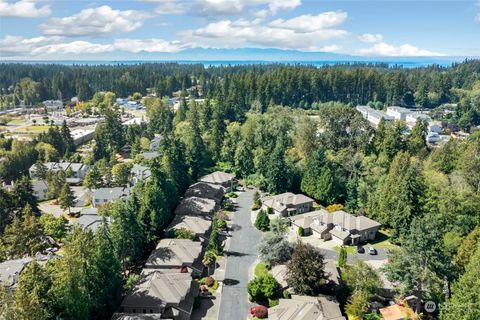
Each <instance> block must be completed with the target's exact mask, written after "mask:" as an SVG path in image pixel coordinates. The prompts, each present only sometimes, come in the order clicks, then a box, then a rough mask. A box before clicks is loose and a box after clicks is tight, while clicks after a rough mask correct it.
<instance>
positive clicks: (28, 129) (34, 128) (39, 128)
mask: <svg viewBox="0 0 480 320" xmlns="http://www.w3.org/2000/svg"><path fill="white" fill-rule="evenodd" d="M48 128H50V126H43V125H40V126H27V127H24V128H21V129H19V131H26V132H38V133H40V132H44V131H47V130H48Z"/></svg>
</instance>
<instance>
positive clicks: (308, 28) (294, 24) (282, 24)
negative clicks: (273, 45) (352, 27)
mask: <svg viewBox="0 0 480 320" xmlns="http://www.w3.org/2000/svg"><path fill="white" fill-rule="evenodd" d="M347 16H348V15H347V13H346V12H341V11H339V12H323V13H320V14H319V15H316V16H312V15H310V14H306V15H301V16H298V17H295V18H292V19H289V20H283V19H277V20H274V21H272V22H270V24H269V26H270V27H274V28H282V29H290V30H294V31H297V32H312V31H317V30H322V29H328V28H332V27H336V26H338V25H340V24H342V23H343V22H345V20H346V19H347Z"/></svg>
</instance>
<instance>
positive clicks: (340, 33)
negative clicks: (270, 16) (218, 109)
mask: <svg viewBox="0 0 480 320" xmlns="http://www.w3.org/2000/svg"><path fill="white" fill-rule="evenodd" d="M301 17H306V19H314V20H315V17H311V16H301ZM301 17H297V18H293V19H291V20H287V21H283V20H281V21H279V20H277V21H276V22H275V23H274V24H273V26H272V25H271V24H263V23H262V20H261V19H255V20H251V21H250V20H244V19H239V20H235V21H231V20H228V19H226V20H220V21H217V22H212V23H209V24H208V25H207V26H205V27H203V28H199V29H196V30H187V31H185V32H182V33H181V35H182V37H183V40H184V41H185V42H189V43H193V44H195V45H196V46H199V47H216V48H239V47H246V46H254V47H273V48H280V49H296V50H309V51H317V50H319V49H320V48H321V46H320V44H321V42H322V41H325V40H331V39H338V38H342V37H345V36H346V35H347V34H348V32H347V31H345V30H341V29H335V28H327V26H333V25H334V24H338V23H341V22H338V23H332V22H328V23H326V22H323V23H319V22H318V21H317V22H316V23H315V24H313V25H307V24H302V23H297V24H292V23H291V21H299V20H300V19H304V18H301ZM296 19H297V20H296Z"/></svg>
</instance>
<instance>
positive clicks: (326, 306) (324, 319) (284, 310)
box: [268, 296, 345, 320]
mask: <svg viewBox="0 0 480 320" xmlns="http://www.w3.org/2000/svg"><path fill="white" fill-rule="evenodd" d="M268 319H271V320H292V319H295V320H345V318H344V317H343V316H342V312H341V311H340V307H339V306H338V303H336V302H334V301H330V300H328V299H327V298H326V297H307V296H292V298H291V299H280V301H279V304H278V305H277V306H275V307H273V308H270V309H269V310H268Z"/></svg>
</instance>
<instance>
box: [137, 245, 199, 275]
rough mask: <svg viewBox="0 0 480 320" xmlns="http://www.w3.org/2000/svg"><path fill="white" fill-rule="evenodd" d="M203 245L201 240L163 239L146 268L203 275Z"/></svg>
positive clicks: (164, 271) (149, 258)
mask: <svg viewBox="0 0 480 320" xmlns="http://www.w3.org/2000/svg"><path fill="white" fill-rule="evenodd" d="M202 252H203V247H202V244H201V243H200V242H197V241H192V240H188V239H162V240H160V241H159V242H158V244H157V247H156V248H155V250H153V252H152V254H151V255H150V256H149V257H148V259H147V262H146V263H145V269H152V270H156V271H161V272H163V273H172V272H173V273H178V272H182V273H188V274H194V275H197V276H201V275H202V274H203V270H204V266H203V263H202Z"/></svg>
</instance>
